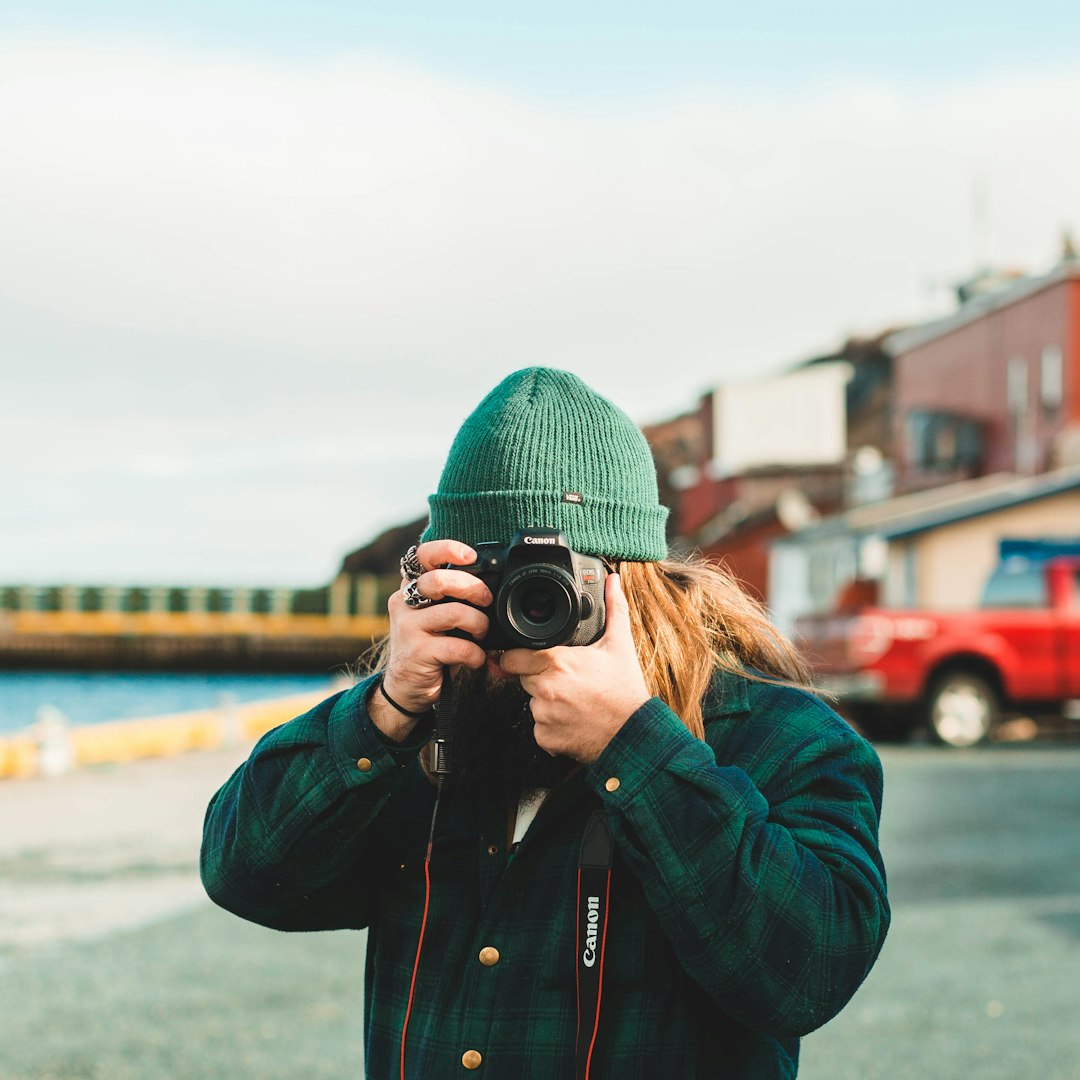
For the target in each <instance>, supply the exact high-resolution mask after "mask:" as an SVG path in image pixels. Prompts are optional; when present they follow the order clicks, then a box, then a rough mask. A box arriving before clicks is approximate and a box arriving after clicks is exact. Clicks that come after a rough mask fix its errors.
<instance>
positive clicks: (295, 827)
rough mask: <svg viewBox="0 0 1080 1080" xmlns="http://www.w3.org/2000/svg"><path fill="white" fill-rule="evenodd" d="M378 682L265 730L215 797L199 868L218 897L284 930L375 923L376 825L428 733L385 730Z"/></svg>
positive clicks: (359, 686)
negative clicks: (374, 697) (376, 705)
mask: <svg viewBox="0 0 1080 1080" xmlns="http://www.w3.org/2000/svg"><path fill="white" fill-rule="evenodd" d="M371 686H372V680H371V679H366V680H364V681H363V682H360V683H358V684H357V685H356V686H355V687H353V688H352V689H350V690H346V691H344V692H342V693H340V694H337V695H335V696H334V697H331V698H329V699H327V700H326V701H324V702H322V703H321V704H320V705H318V706H316V707H315V708H314V709H312V710H311V711H310V712H308V713H305V714H304V715H303V716H299V717H297V718H296V719H295V720H292V721H290V722H289V723H287V724H283V725H282V726H281V727H279V728H276V729H274V730H273V731H271V732H269V733H268V734H266V735H265V736H264V737H263V738H262V739H261V740H260V741H259V742H258V744H257V745H256V746H255V748H254V750H253V751H252V753H251V756H250V757H249V758H248V760H247V761H246V762H245V763H244V764H243V765H241V766H240V767H239V768H238V769H237V770H236V772H234V773H233V775H232V776H231V777H230V778H229V780H228V781H227V782H226V783H225V784H224V786H223V787H222V788H221V790H220V791H218V792H217V794H216V795H215V796H214V797H213V798H212V799H211V801H210V805H209V807H208V808H207V812H206V819H205V823H204V826H203V843H202V853H201V858H200V869H201V873H202V880H203V885H204V886H205V888H206V891H207V893H208V894H209V896H210V898H211V899H212V900H213V901H214V902H215V903H217V904H219V905H220V906H221V907H223V908H225V909H227V910H228V911H231V912H233V913H234V914H236V915H240V916H241V917H243V918H245V919H250V920H251V921H253V922H257V923H261V924H262V925H264V926H270V927H273V928H275V929H279V930H330V929H341V928H347V927H352V928H360V927H362V926H366V925H367V924H368V922H369V921H370V917H371V906H372V898H371V895H370V892H369V890H368V889H366V888H365V882H367V883H369V884H370V883H371V882H372V881H373V880H374V879H375V878H376V877H377V875H375V874H373V873H372V870H371V865H370V861H371V858H372V854H373V852H372V849H373V847H374V846H375V844H376V838H375V835H374V834H375V829H374V827H373V826H374V824H375V822H376V820H377V818H378V817H379V815H380V814H381V813H383V812H384V811H385V808H386V805H387V803H388V801H389V799H390V797H391V795H392V793H393V792H394V791H395V789H396V788H398V787H399V786H400V784H401V781H402V777H403V774H404V771H405V769H406V767H407V766H408V765H410V764H411V763H413V762H414V760H415V758H416V755H417V753H418V751H419V750H420V748H421V747H422V746H423V745H424V743H425V742H426V738H427V733H426V732H418V733H417V734H416V735H415V736H414V737H413V738H412V739H410V741H409V742H408V743H407V744H401V745H398V744H394V743H391V742H390V741H389V740H387V739H386V738H385V737H383V736H382V735H381V734H380V733H379V732H378V730H377V729H376V728H375V727H374V725H373V724H372V723H371V720H370V718H369V717H368V713H367V707H366V704H365V702H366V698H367V693H368V691H369V690H370V689H371Z"/></svg>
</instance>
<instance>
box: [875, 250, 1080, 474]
mask: <svg viewBox="0 0 1080 1080" xmlns="http://www.w3.org/2000/svg"><path fill="white" fill-rule="evenodd" d="M885 344H886V348H887V349H888V351H889V352H890V353H891V354H892V356H893V362H894V378H893V443H894V446H895V447H896V451H897V453H896V462H895V465H896V491H897V493H898V494H902V493H904V492H909V491H918V490H921V489H924V488H927V487H937V486H940V485H941V484H945V483H949V482H952V481H956V480H965V479H969V478H972V477H976V476H983V475H987V474H990V473H1015V474H1018V475H1021V476H1034V475H1038V474H1040V473H1043V472H1046V471H1048V470H1050V469H1054V468H1058V467H1061V466H1064V465H1069V464H1073V463H1076V462H1078V461H1080V262H1077V260H1076V259H1075V258H1066V259H1064V260H1063V261H1062V262H1061V263H1059V264H1058V266H1057V267H1055V268H1054V269H1053V270H1052V271H1051V272H1050V273H1048V274H1045V275H1042V276H1040V277H1028V278H1021V279H1019V280H1016V281H1014V282H1011V283H1008V284H1005V285H1004V286H1002V287H1000V288H997V289H995V290H993V291H989V292H987V293H984V294H982V295H975V296H973V297H971V298H970V299H968V300H967V301H966V302H965V303H963V304H962V306H961V307H960V308H959V310H957V311H956V312H955V313H954V314H952V315H950V316H948V317H946V318H944V319H940V320H937V321H935V322H930V323H925V324H923V325H921V326H916V327H912V328H911V329H909V330H903V331H900V332H899V333H897V334H894V335H892V336H891V337H889V338H888V339H887V341H886V343H885Z"/></svg>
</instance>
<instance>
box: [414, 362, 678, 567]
mask: <svg viewBox="0 0 1080 1080" xmlns="http://www.w3.org/2000/svg"><path fill="white" fill-rule="evenodd" d="M428 502H429V504H430V506H431V520H430V522H429V524H428V527H427V528H426V529H425V530H424V535H423V536H422V537H421V539H422V540H461V541H463V542H464V543H466V544H470V545H475V544H479V543H484V542H485V541H494V542H497V543H500V544H508V543H509V542H510V541H511V540H512V539H513V537H514V533H516V532H517V531H518V530H520V529H531V528H539V529H543V528H550V529H560V530H561V531H562V532H563V533H565V534H566V538H567V540H568V541H569V543H570V546H571V547H572V548H573V549H574V550H575V551H580V552H582V553H583V554H587V555H604V556H608V557H609V558H613V559H631V560H634V561H640V562H656V561H659V560H660V559H663V558H665V557H666V556H667V541H666V539H665V536H664V525H665V523H666V521H667V516H668V511H667V507H664V506H661V505H660V500H659V496H658V494H657V490H656V466H655V465H654V464H653V459H652V454H651V453H650V451H649V445H648V443H647V442H646V441H645V437H644V436H643V435H642V434H641V432H640V431H639V430H638V428H637V427H636V425H635V424H634V423H633V421H632V420H631V419H630V418H629V417H628V416H627V415H626V413H624V412H623V411H622V410H621V409H619V408H617V407H616V406H615V405H613V404H612V403H611V402H610V401H608V400H607V398H603V397H601V396H600V395H599V394H597V393H596V392H595V391H593V390H591V389H590V388H589V387H588V386H586V385H585V383H583V382H582V381H581V380H580V379H579V378H578V377H577V376H576V375H571V374H570V372H568V371H555V370H553V369H552V368H542V367H533V368H525V369H523V370H521V371H515V372H514V374H513V375H509V376H507V377H506V378H505V379H503V381H502V382H501V383H499V385H498V386H496V387H495V389H494V390H492V391H491V393H490V394H488V395H487V397H485V398H484V400H483V401H482V402H480V404H479V405H478V406H477V407H476V409H475V410H474V411H473V412H472V414H471V415H470V416H469V417H468V418H467V419H466V420H465V422H464V423H463V424H462V425H461V429H460V430H459V431H458V433H457V436H456V438H455V439H454V442H453V445H452V446H451V447H450V455H449V457H448V458H447V460H446V465H445V466H444V468H443V473H442V478H441V479H440V480H439V490H438V491H437V492H436V494H434V495H432V496H431V497H430V498H429V499H428Z"/></svg>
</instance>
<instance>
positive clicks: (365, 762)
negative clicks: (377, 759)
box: [356, 757, 371, 772]
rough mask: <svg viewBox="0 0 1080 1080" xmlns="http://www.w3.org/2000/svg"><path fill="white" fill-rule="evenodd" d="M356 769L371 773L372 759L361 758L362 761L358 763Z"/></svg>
mask: <svg viewBox="0 0 1080 1080" xmlns="http://www.w3.org/2000/svg"><path fill="white" fill-rule="evenodd" d="M356 767H357V768H358V769H359V770H360V771H361V772H371V758H369V757H362V758H361V759H360V760H359V761H358V762H357V763H356Z"/></svg>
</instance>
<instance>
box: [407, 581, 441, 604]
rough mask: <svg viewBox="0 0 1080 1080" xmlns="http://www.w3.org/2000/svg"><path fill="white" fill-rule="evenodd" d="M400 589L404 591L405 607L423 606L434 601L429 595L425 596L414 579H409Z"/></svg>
mask: <svg viewBox="0 0 1080 1080" xmlns="http://www.w3.org/2000/svg"><path fill="white" fill-rule="evenodd" d="M402 591H403V593H404V597H405V606H406V607H411V608H425V607H427V606H428V605H429V604H433V603H435V601H434V600H432V599H431V597H430V596H425V595H424V594H423V593H422V592H421V591H420V586H419V585H417V583H416V581H415V579H414V580H411V581H409V582H408V584H406V586H405V588H404V589H403V590H402Z"/></svg>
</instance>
